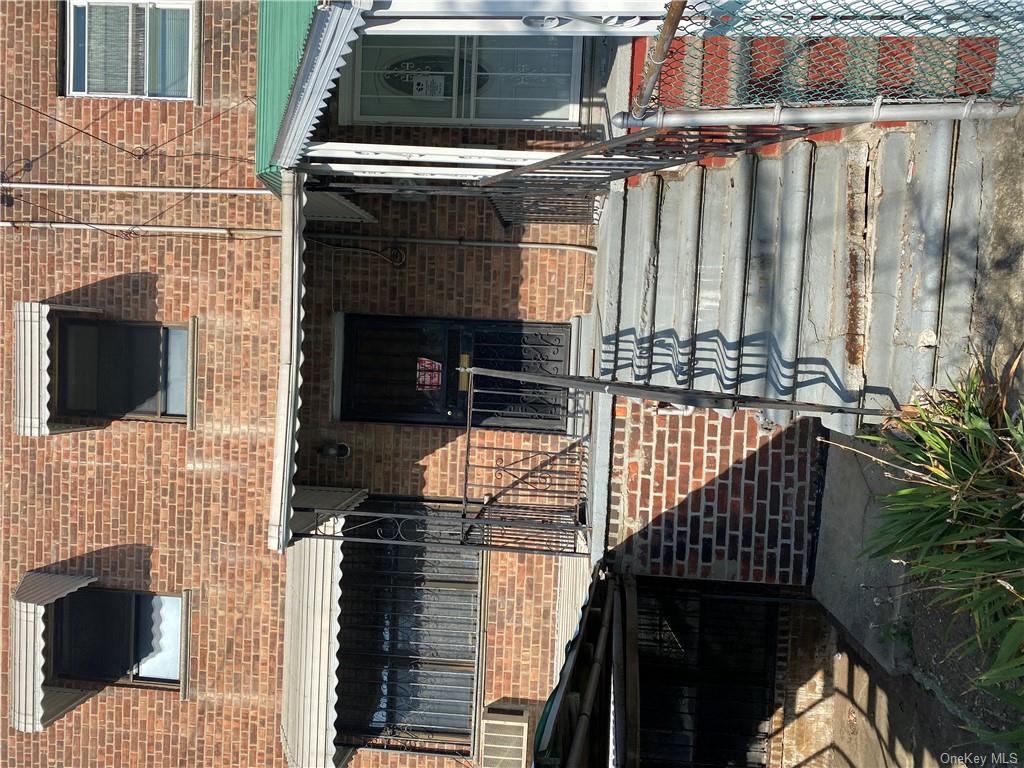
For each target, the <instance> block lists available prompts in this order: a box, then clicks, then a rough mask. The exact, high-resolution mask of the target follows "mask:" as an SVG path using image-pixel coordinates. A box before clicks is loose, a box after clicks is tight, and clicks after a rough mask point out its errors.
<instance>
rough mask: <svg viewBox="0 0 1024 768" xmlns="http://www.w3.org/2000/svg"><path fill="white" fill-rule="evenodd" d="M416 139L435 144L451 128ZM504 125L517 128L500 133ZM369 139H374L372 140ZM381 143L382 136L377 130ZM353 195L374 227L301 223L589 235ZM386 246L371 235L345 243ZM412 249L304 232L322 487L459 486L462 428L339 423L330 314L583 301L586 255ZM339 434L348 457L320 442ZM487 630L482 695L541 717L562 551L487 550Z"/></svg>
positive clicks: (424, 232)
mask: <svg viewBox="0 0 1024 768" xmlns="http://www.w3.org/2000/svg"><path fill="white" fill-rule="evenodd" d="M438 133H439V135H438V136H436V137H431V136H429V135H425V136H424V135H418V136H417V137H416V139H415V140H416V141H423V142H425V143H426V144H427V145H442V144H443V143H444V141H446V138H445V136H443V135H440V134H443V133H446V132H445V131H439V132H438ZM504 133H509V134H511V133H512V132H504ZM375 140H376V139H375ZM380 140H383V138H381V139H380ZM357 202H358V203H359V204H360V205H361V206H362V207H364V208H365V209H366V210H368V211H370V212H372V213H373V214H374V215H375V216H376V217H377V218H378V224H373V225H369V224H352V225H343V226H338V225H335V226H324V225H321V224H315V225H308V226H307V236H308V237H309V238H310V239H311V240H315V239H316V234H315V232H322V231H325V230H331V231H344V232H348V233H361V234H364V235H367V236H374V235H376V236H387V237H426V238H441V239H449V238H460V237H461V238H465V239H469V240H494V241H501V242H509V243H515V242H518V241H523V242H546V243H575V244H582V245H588V244H589V243H590V238H591V236H592V233H591V227H581V226H567V225H531V226H529V227H525V228H519V227H516V228H511V229H508V230H506V229H504V228H503V227H502V225H501V224H500V222H499V221H498V219H497V217H496V215H495V214H494V211H493V209H492V207H491V206H490V203H488V202H487V201H486V200H479V199H464V198H437V199H434V200H430V201H426V202H416V203H406V202H400V201H399V202H395V201H392V200H390V199H388V198H374V197H361V198H357ZM353 244H354V245H358V246H361V247H364V248H371V249H372V248H380V243H379V242H376V241H372V240H366V241H357V242H354V243H353ZM403 247H404V248H405V249H406V256H407V260H406V262H405V264H404V265H403V266H401V267H395V266H392V265H391V264H389V263H388V262H387V261H385V260H384V259H383V258H379V257H375V256H373V255H371V254H367V253H364V252H356V251H345V250H342V249H337V248H331V247H328V246H327V245H325V244H323V242H309V243H308V245H307V251H306V259H305V261H306V273H305V283H306V297H305V300H304V302H303V307H304V310H305V318H304V321H303V329H304V336H305V340H304V344H303V354H304V363H303V368H302V376H303V382H304V383H303V388H302V409H301V415H300V421H301V424H302V427H301V431H300V433H299V474H298V480H299V481H300V482H306V483H310V484H316V485H335V486H355V487H364V488H368V489H370V491H371V492H373V493H378V494H386V495H403V496H434V497H456V498H458V497H461V495H462V477H463V473H464V464H465V451H466V435H465V428H450V427H438V426H424V425H416V424H386V423H370V422H352V421H333V420H332V419H331V404H330V381H331V376H332V366H333V353H332V347H333V341H334V340H333V339H332V324H331V318H332V315H333V313H334V312H337V311H345V312H352V313H361V314H381V315H404V316H413V317H415V316H419V317H447V318H473V319H485V320H525V321H535V322H559V323H568V322H569V321H570V319H571V318H572V317H573V316H574V315H580V314H585V313H586V312H588V311H589V310H590V304H589V302H590V282H591V279H592V270H593V257H592V256H590V255H588V254H587V253H585V252H582V251H580V252H563V251H554V250H550V249H521V248H514V247H510V248H496V247H472V248H470V247H463V246H452V245H426V244H409V245H404V246H403ZM475 439H479V440H482V441H486V442H487V443H488V444H491V445H500V446H507V447H516V448H520V447H526V446H534V447H538V448H550V447H553V446H555V445H561V444H564V442H565V438H564V437H563V438H559V437H557V436H552V435H539V434H527V433H522V432H495V431H492V432H489V433H487V434H485V435H482V436H480V437H479V438H475ZM331 441H343V442H345V443H347V444H348V445H349V446H350V447H351V449H352V453H351V455H350V456H349V457H348V458H346V459H344V460H338V459H335V458H326V457H323V456H321V455H319V454H318V453H317V448H318V447H319V446H320V445H321V444H323V443H326V442H331ZM487 563H488V567H487V572H486V579H487V585H488V586H487V599H486V603H485V605H486V609H485V611H486V615H485V617H484V619H485V622H484V630H485V632H486V638H485V643H484V648H485V650H484V670H483V681H482V682H483V686H484V705H485V706H486V705H489V704H491V703H494V702H498V701H503V702H506V703H508V702H510V701H514V702H516V703H520V704H528V705H530V706H532V707H533V709H534V711H535V712H536V713H538V714H539V709H540V707H541V706H542V704H543V702H544V700H545V699H546V698H547V696H548V694H549V693H550V690H551V688H552V686H553V685H554V679H553V675H552V669H553V661H554V652H555V647H554V646H555V635H554V631H555V630H554V626H555V625H554V615H555V602H556V599H557V579H558V567H559V564H558V560H557V559H555V558H552V557H547V556H541V555H524V554H510V553H492V554H491V555H490V556H489V557H488V558H487ZM351 765H352V766H354V768H379V767H383V766H388V767H390V768H401V767H404V766H416V767H417V768H433V767H434V766H445V768H448V767H449V766H450V767H451V768H454V767H455V766H458V765H461V763H459V762H458V761H456V760H453V759H446V758H440V757H429V756H409V755H403V754H401V753H397V752H380V751H370V750H363V751H360V752H359V753H357V755H356V757H355V759H354V760H353V762H352V763H351Z"/></svg>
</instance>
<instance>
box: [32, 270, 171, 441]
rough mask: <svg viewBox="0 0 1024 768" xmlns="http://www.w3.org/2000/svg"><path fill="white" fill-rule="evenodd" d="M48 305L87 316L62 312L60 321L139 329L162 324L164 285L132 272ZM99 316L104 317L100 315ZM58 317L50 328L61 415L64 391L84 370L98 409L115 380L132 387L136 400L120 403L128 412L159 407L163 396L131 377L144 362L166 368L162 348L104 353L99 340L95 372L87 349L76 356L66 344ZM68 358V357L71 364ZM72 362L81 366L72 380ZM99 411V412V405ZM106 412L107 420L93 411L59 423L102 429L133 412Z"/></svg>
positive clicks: (111, 348) (53, 385) (54, 391)
mask: <svg viewBox="0 0 1024 768" xmlns="http://www.w3.org/2000/svg"><path fill="white" fill-rule="evenodd" d="M42 303H43V304H49V305H53V306H59V307H61V308H74V309H81V310H82V314H75V312H74V311H73V309H72V310H65V311H62V312H61V313H60V314H59V315H58V317H60V318H74V319H76V320H79V321H85V322H88V321H90V320H120V321H128V322H133V323H154V322H156V321H157V319H158V316H159V313H160V306H161V297H160V279H159V276H158V275H157V274H155V273H152V272H126V273H124V274H120V275H115V276H113V277H108V278H105V279H103V280H98V281H96V282H94V283H89V284H87V285H83V286H80V287H78V288H73V289H71V290H68V291H64V292H62V293H59V294H56V295H53V296H48V297H47V298H45V299H43V300H42ZM97 312H98V314H96V313H97ZM54 317H55V316H54V315H51V322H50V343H51V362H50V369H51V379H50V389H51V391H50V398H51V402H52V403H54V404H56V405H57V408H58V409H59V408H61V404H62V403H63V402H64V400H63V398H62V397H61V392H60V390H61V388H62V387H65V386H68V385H69V376H71V375H74V376H75V377H76V378H77V376H78V375H79V374H78V372H77V369H78V367H81V368H82V370H81V375H83V376H85V377H86V378H85V379H84V381H89V380H90V379H92V378H93V377H95V389H94V391H93V398H92V399H93V400H94V401H95V403H97V404H98V403H99V402H100V399H101V398H102V397H103V395H102V388H103V387H104V386H110V382H111V381H113V380H123V381H125V382H132V384H130V385H129V386H128V387H126V389H125V393H126V395H130V397H129V396H126V397H121V398H117V399H118V400H119V401H121V404H122V406H123V404H124V403H125V402H128V401H129V400H130V401H131V402H133V403H135V404H136V405H139V406H141V405H143V404H144V403H146V402H151V401H154V398H156V397H157V394H158V393H157V391H155V390H154V391H147V388H146V387H145V386H143V385H142V384H141V382H140V381H139V377H137V376H135V377H133V376H131V375H130V374H132V372H133V370H138V369H139V365H138V364H139V363H140V361H141V362H144V363H145V364H146V365H147V367H148V369H150V370H152V368H153V367H154V366H161V365H162V363H161V362H160V361H159V352H160V347H159V346H157V345H147V346H146V347H145V349H136V348H131V349H122V348H118V347H115V345H112V344H108V345H107V346H106V347H103V346H102V345H101V344H99V342H97V341H95V340H94V341H93V342H92V343H93V344H94V345H96V350H95V352H96V357H97V360H96V361H95V363H94V364H92V367H91V368H90V364H89V363H87V362H86V361H85V360H84V359H83V355H82V349H81V347H79V349H78V354H77V355H72V349H71V348H70V347H68V346H67V345H68V344H69V343H70V342H68V341H66V340H65V339H64V338H63V334H62V333H61V332H60V328H61V326H60V322H59V321H58V322H55V321H54V320H53V318H54ZM101 338H103V337H101ZM147 353H148V354H147ZM65 354H67V358H65ZM111 355H113V356H115V357H116V358H117V359H116V360H109V359H107V360H104V357H105V356H106V357H109V356H111ZM69 359H73V360H74V361H75V362H74V365H75V367H76V372H75V373H74V374H69V373H68V372H65V371H64V370H63V367H64V366H65V365H66V364H68V363H67V360H69ZM84 386H85V389H83V390H81V391H82V392H87V391H88V388H89V385H88V384H85V385H84ZM157 386H158V385H157ZM129 388H130V389H131V390H132V391H131V392H130V393H129V392H128V389H129ZM82 396H84V395H82ZM104 399H105V400H107V401H108V403H109V402H113V400H112V399H111V398H109V397H107V398H104ZM89 410H92V409H89ZM96 410H99V406H98V405H97V408H96ZM103 410H104V411H105V412H104V413H103V414H102V415H94V414H92V413H89V412H88V411H87V410H83V411H79V412H74V413H64V414H61V415H60V417H59V418H60V421H61V423H63V424H72V425H78V426H81V427H84V428H90V429H102V428H104V427H106V426H107V425H109V424H110V423H111V422H112V421H114V420H116V419H118V418H122V417H124V416H125V415H126V414H127V413H129V412H130V411H131V410H133V409H132V408H129V407H114V408H111V407H110V406H109V405H108V406H106V407H105V408H103Z"/></svg>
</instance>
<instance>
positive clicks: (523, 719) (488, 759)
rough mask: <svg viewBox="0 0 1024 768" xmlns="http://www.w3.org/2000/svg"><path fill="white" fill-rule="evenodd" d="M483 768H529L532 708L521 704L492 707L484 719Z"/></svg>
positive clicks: (481, 765) (481, 750) (481, 757)
mask: <svg viewBox="0 0 1024 768" xmlns="http://www.w3.org/2000/svg"><path fill="white" fill-rule="evenodd" d="M481 730H482V734H481V739H480V768H526V766H527V765H528V763H527V757H528V754H529V748H528V747H529V745H528V739H529V733H530V711H529V710H528V709H527V708H526V707H520V706H503V705H496V706H490V707H488V708H487V710H486V711H485V712H484V716H483V719H482V720H481Z"/></svg>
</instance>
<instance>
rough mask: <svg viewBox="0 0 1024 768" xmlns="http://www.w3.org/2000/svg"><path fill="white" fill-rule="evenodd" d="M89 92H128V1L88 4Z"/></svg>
mask: <svg viewBox="0 0 1024 768" xmlns="http://www.w3.org/2000/svg"><path fill="white" fill-rule="evenodd" d="M88 11H89V15H88V25H89V39H88V43H87V48H88V57H89V72H88V85H89V93H122V94H123V93H128V13H129V7H128V6H127V5H90V6H89V8H88Z"/></svg>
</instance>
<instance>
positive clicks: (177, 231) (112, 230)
mask: <svg viewBox="0 0 1024 768" xmlns="http://www.w3.org/2000/svg"><path fill="white" fill-rule="evenodd" d="M0 227H26V228H28V229H94V230H98V231H100V232H104V233H105V234H108V235H117V236H119V237H123V238H124V239H126V240H131V239H132V237H134V236H136V235H137V234H140V233H146V232H148V233H155V234H164V235H224V236H225V237H230V238H237V239H240V240H242V239H245V240H253V239H256V238H261V237H280V236H281V232H280V230H277V229H245V228H244V227H237V228H236V227H176V226H170V225H161V224H129V225H127V226H125V225H124V224H96V223H91V222H82V221H0Z"/></svg>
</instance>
